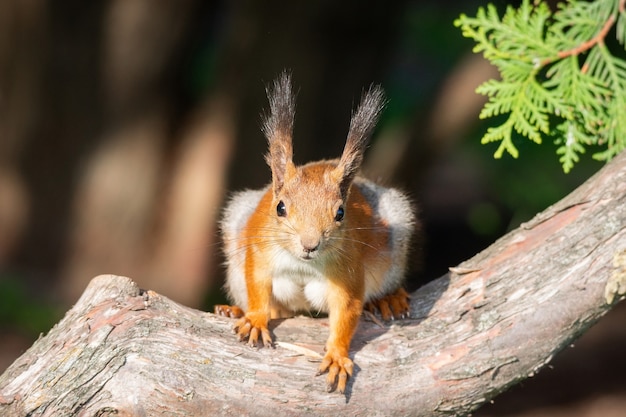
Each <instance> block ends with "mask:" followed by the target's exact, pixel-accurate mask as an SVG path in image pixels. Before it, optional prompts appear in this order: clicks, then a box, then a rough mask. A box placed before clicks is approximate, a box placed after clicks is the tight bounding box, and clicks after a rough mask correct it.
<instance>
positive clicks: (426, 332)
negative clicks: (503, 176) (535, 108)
mask: <svg viewBox="0 0 626 417" xmlns="http://www.w3.org/2000/svg"><path fill="white" fill-rule="evenodd" d="M624 292H626V154H622V155H620V156H619V157H617V158H616V159H615V160H614V161H613V162H611V163H610V164H608V165H607V166H605V167H604V168H603V169H602V170H601V171H600V172H598V173H597V174H596V175H595V176H593V177H592V178H591V179H589V180H588V181H587V182H586V183H585V184H583V185H582V186H581V187H580V188H579V189H578V190H576V191H575V192H573V193H572V194H570V195H569V196H568V197H566V198H565V199H563V200H562V201H560V202H559V203H557V204H555V205H554V206H552V207H550V208H548V209H547V210H545V211H544V212H542V213H540V214H538V215H537V216H536V217H535V218H534V219H533V220H531V221H529V222H528V223H525V224H523V225H522V226H521V227H520V228H518V229H517V230H515V231H513V232H511V233H509V234H508V235H506V236H504V237H502V238H501V239H499V240H498V241H497V242H495V243H494V244H493V245H492V246H490V247H489V248H488V249H486V250H485V251H483V252H481V253H479V254H478V255H476V256H475V257H473V258H472V259H470V260H468V261H466V262H464V263H462V264H461V265H459V266H457V267H455V268H451V271H450V272H449V273H448V274H446V275H445V276H443V277H441V278H439V279H437V280H435V281H433V282H431V283H429V284H428V285H426V286H424V287H422V288H420V289H419V290H418V291H416V292H415V293H414V294H413V299H412V319H410V320H406V321H401V322H396V323H392V324H391V325H388V326H386V327H380V326H379V325H377V324H376V323H373V322H369V321H365V320H362V322H361V324H360V326H359V329H358V331H357V335H356V337H355V339H354V341H353V346H352V350H351V355H352V356H353V358H354V360H355V363H356V369H355V375H354V377H353V378H352V379H351V380H350V383H349V386H348V392H347V395H346V396H341V395H338V394H336V393H334V394H328V393H326V392H325V391H324V378H323V377H315V376H314V375H315V371H316V367H317V364H316V363H313V362H316V361H319V354H320V353H322V350H323V344H324V341H325V339H326V337H327V328H328V322H327V320H325V319H312V318H307V317H298V318H294V319H289V320H283V321H277V322H275V323H274V324H273V328H272V332H273V334H274V338H275V340H276V341H277V342H279V343H278V346H277V348H276V349H273V350H271V349H261V350H257V349H251V348H249V347H247V346H245V345H243V344H240V343H237V342H236V341H235V336H234V335H233V334H232V332H231V327H232V324H233V321H232V320H230V319H225V318H221V317H216V316H214V315H212V314H209V313H204V312H201V311H197V310H193V309H190V308H187V307H184V306H182V305H180V304H177V303H174V302H172V301H171V300H169V299H167V298H165V297H163V296H161V295H159V294H157V293H154V292H152V291H141V290H139V288H138V287H137V286H136V284H135V283H134V282H133V281H132V280H130V279H129V278H125V277H119V276H112V275H103V276H100V277H97V278H95V279H94V280H92V282H91V284H90V285H89V287H88V288H87V289H86V291H85V293H84V294H83V295H82V297H81V298H80V300H79V301H78V303H77V304H76V305H75V306H74V307H73V308H72V309H71V310H70V311H69V312H68V313H67V314H66V316H65V318H64V319H63V320H62V321H61V322H59V323H58V324H57V325H56V326H55V327H54V328H53V329H52V330H51V331H50V332H49V333H48V334H47V335H46V336H45V337H42V338H40V339H39V340H38V341H37V342H36V343H35V344H34V345H33V346H32V347H31V348H30V349H29V350H28V351H27V352H25V353H24V354H23V355H22V356H21V357H20V358H18V359H17V360H16V361H15V362H14V364H13V365H12V366H11V367H9V369H7V370H6V372H5V373H4V374H3V375H2V376H1V377H0V414H1V415H3V416H22V415H31V416H52V415H89V416H91V415H94V416H107V415H117V416H130V415H158V414H160V413H163V414H167V415H178V416H190V415H231V414H232V415H242V414H244V415H268V414H275V413H278V412H279V413H280V415H286V416H290V415H293V416H295V415H325V414H344V415H372V416H374V415H418V416H420V415H423V416H443V415H451V414H454V415H463V414H467V413H469V412H471V411H472V410H475V409H476V408H478V407H479V406H480V405H481V404H483V403H485V402H486V401H488V400H490V399H491V398H493V397H494V396H496V395H497V394H498V393H500V392H502V391H504V390H506V389H507V388H508V387H509V386H511V385H513V384H515V383H517V382H519V381H521V380H523V379H525V378H527V377H529V376H532V375H534V374H535V373H536V372H538V371H539V370H540V369H541V368H542V367H543V366H544V365H545V364H547V363H548V362H549V361H550V360H551V359H552V357H553V356H554V355H555V354H557V353H558V352H559V351H560V350H561V349H563V348H564V347H567V346H568V345H569V344H570V343H571V342H572V341H573V340H574V339H576V338H577V337H578V336H579V335H581V334H582V333H583V332H584V331H585V330H586V329H588V328H589V327H590V326H591V325H592V324H593V323H595V322H596V321H597V320H598V319H600V318H601V317H602V316H603V315H604V314H605V313H606V312H607V311H608V310H609V309H610V308H611V307H612V306H614V305H615V303H617V302H618V301H619V300H621V299H623V295H624Z"/></svg>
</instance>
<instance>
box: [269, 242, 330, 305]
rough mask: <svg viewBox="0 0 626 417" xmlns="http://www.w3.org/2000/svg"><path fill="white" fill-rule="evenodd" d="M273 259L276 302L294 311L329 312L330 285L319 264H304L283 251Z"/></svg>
mask: <svg viewBox="0 0 626 417" xmlns="http://www.w3.org/2000/svg"><path fill="white" fill-rule="evenodd" d="M273 259H274V260H275V262H274V270H273V274H272V293H273V295H274V298H275V299H276V301H278V302H280V303H281V304H283V305H284V306H285V307H287V308H289V309H291V310H293V311H318V312H327V311H328V305H327V304H326V291H327V290H328V283H327V281H326V279H325V278H324V275H323V274H322V272H321V271H320V270H319V269H317V268H316V267H315V263H316V262H315V261H313V262H305V261H301V260H299V259H297V258H295V257H294V256H293V255H291V254H289V253H288V252H287V251H285V250H282V249H279V250H277V251H276V253H275V254H274V256H273Z"/></svg>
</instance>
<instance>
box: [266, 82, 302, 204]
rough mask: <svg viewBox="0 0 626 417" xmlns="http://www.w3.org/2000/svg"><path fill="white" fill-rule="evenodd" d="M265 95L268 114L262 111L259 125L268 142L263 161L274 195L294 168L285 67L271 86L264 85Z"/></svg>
mask: <svg viewBox="0 0 626 417" xmlns="http://www.w3.org/2000/svg"><path fill="white" fill-rule="evenodd" d="M267 98H268V99H269V103H270V110H269V114H267V113H266V114H264V116H263V126H262V130H263V133H264V134H265V137H267V142H268V145H269V152H268V153H267V155H266V156H265V161H266V162H267V164H268V165H269V166H270V169H271V170H272V186H273V189H274V195H277V194H278V193H279V192H280V190H281V189H282V188H283V186H284V184H285V181H286V180H289V178H290V177H291V176H293V175H295V172H296V168H295V166H294V164H293V161H292V157H293V147H292V135H293V120H294V116H295V111H296V110H295V96H294V94H293V92H292V91H291V75H290V74H289V73H288V72H287V71H284V72H283V73H282V74H281V75H280V76H279V77H278V78H277V79H276V80H275V81H274V83H273V85H272V86H268V88H267Z"/></svg>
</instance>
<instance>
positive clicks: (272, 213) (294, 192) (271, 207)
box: [215, 73, 415, 393]
mask: <svg viewBox="0 0 626 417" xmlns="http://www.w3.org/2000/svg"><path fill="white" fill-rule="evenodd" d="M267 93H268V99H269V104H270V111H269V114H267V115H265V116H264V120H263V127H262V130H263V133H264V134H265V136H266V137H267V140H268V144H269V152H268V154H267V155H266V157H265V160H266V162H267V163H268V165H269V166H270V168H271V172H272V182H271V184H269V185H268V186H267V187H266V188H264V189H261V190H247V191H242V192H239V193H236V194H235V195H234V196H233V197H232V198H231V199H230V201H229V203H228V204H227V207H226V209H225V210H224V215H223V219H222V222H221V230H222V234H223V238H224V244H225V255H226V266H227V277H226V283H225V288H226V290H227V293H228V295H229V297H230V299H231V300H232V301H233V302H234V303H235V304H236V305H237V306H238V307H236V306H224V305H218V306H216V307H215V311H216V313H217V314H222V315H228V316H231V317H240V318H239V320H238V321H237V322H236V324H235V332H236V333H237V335H238V337H239V339H240V340H243V341H245V340H247V341H248V344H249V345H250V346H256V345H259V344H260V343H262V344H263V345H264V346H272V337H271V335H270V332H269V330H268V322H269V320H270V319H274V318H281V317H291V316H293V315H294V314H295V313H296V312H306V311H311V312H325V313H328V317H329V322H330V335H329V337H328V340H327V342H326V354H325V356H324V358H323V360H322V362H321V365H320V366H319V371H318V375H319V374H323V373H325V372H328V376H327V379H326V384H327V390H328V391H329V392H331V391H333V390H334V389H335V388H336V389H337V390H338V391H339V392H341V393H343V392H344V391H345V389H346V382H347V380H348V377H350V376H352V371H353V362H352V360H351V359H350V358H349V356H348V352H349V349H350V341H351V340H352V336H353V335H354V332H355V330H356V328H357V325H358V322H359V318H360V316H361V314H362V312H363V309H364V308H367V309H369V310H370V311H374V310H378V311H379V312H380V314H381V316H382V318H383V319H385V320H387V319H390V318H403V317H408V315H409V302H408V294H407V293H406V291H405V290H404V289H403V288H402V284H403V281H404V275H405V269H406V268H405V267H406V263H407V256H408V255H407V253H408V249H409V241H410V237H411V234H412V232H413V228H414V226H415V216H414V212H413V208H412V205H411V203H410V201H409V199H408V198H407V197H406V196H405V195H404V194H402V193H401V192H399V191H397V190H395V189H392V188H385V187H382V186H379V185H377V184H375V183H373V182H372V181H370V180H367V179H365V178H361V177H359V176H357V172H358V170H359V168H360V165H361V162H362V160H363V153H364V151H365V148H366V146H367V143H368V142H369V139H370V136H371V134H372V130H373V129H374V127H375V125H376V123H377V121H378V118H379V116H380V113H381V111H382V109H383V107H384V104H385V103H384V93H383V90H382V89H381V88H380V87H379V86H373V87H371V88H370V89H369V90H368V91H367V92H366V93H365V94H364V95H363V97H362V100H361V103H360V105H359V106H358V108H357V110H356V111H355V112H354V113H353V115H352V119H351V122H350V128H349V131H348V138H347V141H346V145H345V148H344V150H343V154H342V155H341V158H340V159H337V160H323V161H318V162H312V163H308V164H306V165H303V166H295V165H294V163H293V161H292V153H293V152H292V132H293V123H294V115H295V96H294V94H293V93H292V89H291V77H290V75H289V74H288V73H283V74H282V75H281V76H279V78H278V79H277V80H276V81H275V82H274V84H273V86H272V87H268V91H267ZM244 312H245V313H244Z"/></svg>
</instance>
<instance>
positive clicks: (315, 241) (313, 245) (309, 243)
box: [300, 237, 320, 253]
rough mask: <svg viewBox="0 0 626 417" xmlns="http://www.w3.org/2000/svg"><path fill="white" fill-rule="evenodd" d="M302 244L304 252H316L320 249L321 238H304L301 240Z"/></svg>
mask: <svg viewBox="0 0 626 417" xmlns="http://www.w3.org/2000/svg"><path fill="white" fill-rule="evenodd" d="M300 244H301V245H302V250H303V251H304V252H306V253H311V252H315V251H316V250H317V249H319V247H320V240H319V238H313V237H302V238H300Z"/></svg>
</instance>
